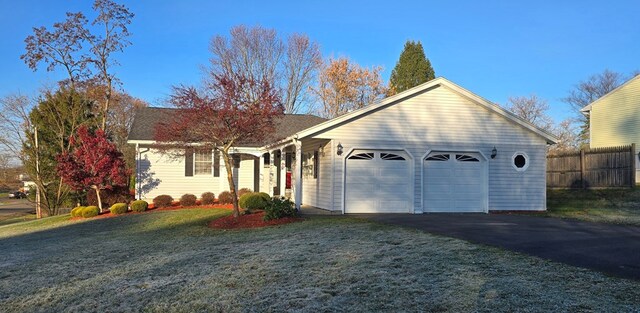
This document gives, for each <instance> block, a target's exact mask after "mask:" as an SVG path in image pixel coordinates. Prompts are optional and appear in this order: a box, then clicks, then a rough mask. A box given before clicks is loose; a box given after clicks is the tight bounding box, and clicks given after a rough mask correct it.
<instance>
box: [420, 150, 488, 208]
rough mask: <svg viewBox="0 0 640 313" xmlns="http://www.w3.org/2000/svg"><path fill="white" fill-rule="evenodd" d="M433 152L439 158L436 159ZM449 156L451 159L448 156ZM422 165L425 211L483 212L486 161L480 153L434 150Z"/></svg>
mask: <svg viewBox="0 0 640 313" xmlns="http://www.w3.org/2000/svg"><path fill="white" fill-rule="evenodd" d="M433 155H437V156H439V158H440V160H434V158H433V157H431V156H433ZM442 156H448V159H446V160H442V159H445V158H446V157H444V158H443V157H442ZM423 162H424V166H423V171H424V173H423V177H424V180H423V184H424V185H423V205H424V209H425V211H426V212H482V211H484V203H485V197H486V194H485V192H484V190H485V187H486V184H487V178H486V176H485V173H486V166H487V164H486V162H485V161H483V160H482V158H481V157H480V155H479V154H477V153H463V152H433V153H431V154H429V156H427V157H426V158H425V160H424V161H423Z"/></svg>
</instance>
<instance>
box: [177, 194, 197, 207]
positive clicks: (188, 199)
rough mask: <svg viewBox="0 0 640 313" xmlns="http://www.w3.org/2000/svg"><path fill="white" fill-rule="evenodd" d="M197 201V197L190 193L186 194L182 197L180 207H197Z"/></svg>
mask: <svg viewBox="0 0 640 313" xmlns="http://www.w3.org/2000/svg"><path fill="white" fill-rule="evenodd" d="M196 200H198V198H196V196H194V195H192V194H190V193H185V194H183V195H182V197H180V205H181V206H194V205H196Z"/></svg>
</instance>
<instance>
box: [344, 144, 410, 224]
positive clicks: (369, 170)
mask: <svg viewBox="0 0 640 313" xmlns="http://www.w3.org/2000/svg"><path fill="white" fill-rule="evenodd" d="M411 164H412V162H411V158H410V157H409V155H408V154H407V153H406V152H404V151H401V150H400V151H397V150H362V149H358V150H354V151H352V152H351V153H350V154H349V155H348V156H347V159H346V166H345V173H347V175H345V209H346V210H345V213H412V212H413V201H412V199H413V180H412V179H411V173H412V170H411Z"/></svg>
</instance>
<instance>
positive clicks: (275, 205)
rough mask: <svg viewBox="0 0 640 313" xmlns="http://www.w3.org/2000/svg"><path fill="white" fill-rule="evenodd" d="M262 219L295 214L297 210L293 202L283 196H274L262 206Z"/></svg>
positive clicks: (266, 219)
mask: <svg viewBox="0 0 640 313" xmlns="http://www.w3.org/2000/svg"><path fill="white" fill-rule="evenodd" d="M264 211H265V214H264V220H265V221H269V220H274V219H278V218H283V217H290V216H296V215H297V214H298V211H296V207H295V205H294V203H293V202H291V200H289V199H285V198H283V197H280V198H278V197H274V198H273V199H272V200H271V201H269V203H268V204H267V206H266V207H265V208H264Z"/></svg>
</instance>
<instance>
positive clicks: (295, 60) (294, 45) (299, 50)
mask: <svg viewBox="0 0 640 313" xmlns="http://www.w3.org/2000/svg"><path fill="white" fill-rule="evenodd" d="M321 64H322V55H321V54H320V47H318V44H316V43H315V42H312V41H311V40H309V37H307V36H306V35H301V34H293V35H291V36H289V40H288V41H287V53H286V58H285V63H284V79H285V83H284V88H286V90H285V92H284V94H283V100H284V106H285V112H287V113H297V112H298V111H299V110H300V107H301V104H302V103H304V102H305V101H306V100H307V99H306V98H307V97H306V90H307V89H308V88H309V86H310V85H311V82H312V81H313V79H314V76H315V73H316V72H317V69H318V68H319V67H320V65H321Z"/></svg>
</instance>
